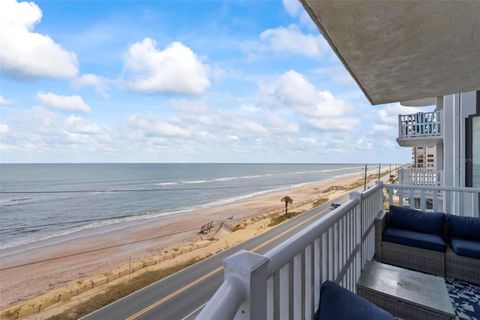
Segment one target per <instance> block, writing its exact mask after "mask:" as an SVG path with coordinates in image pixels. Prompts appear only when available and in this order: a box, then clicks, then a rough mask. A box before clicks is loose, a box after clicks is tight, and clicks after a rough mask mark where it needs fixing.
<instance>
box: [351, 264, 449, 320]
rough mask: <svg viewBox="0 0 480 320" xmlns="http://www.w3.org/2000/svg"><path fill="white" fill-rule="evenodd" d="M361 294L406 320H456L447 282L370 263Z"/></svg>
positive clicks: (361, 280)
mask: <svg viewBox="0 0 480 320" xmlns="http://www.w3.org/2000/svg"><path fill="white" fill-rule="evenodd" d="M357 294H358V295H360V296H362V297H364V298H365V299H367V300H369V301H371V302H373V303H374V304H376V305H377V306H379V307H380V308H382V309H384V310H386V311H388V312H390V313H391V314H393V315H394V316H396V317H399V318H402V319H405V320H417V319H418V320H436V319H441V320H443V319H445V320H454V319H455V311H454V310H453V306H452V303H451V302H450V298H449V296H448V291H447V286H446V285H445V280H444V279H443V278H441V277H436V276H432V275H428V274H424V273H420V272H416V271H411V270H407V269H403V268H398V267H394V266H390V265H387V264H383V263H378V262H369V263H368V264H367V265H366V266H365V269H364V271H363V272H362V275H361V277H360V279H359V280H358V283H357Z"/></svg>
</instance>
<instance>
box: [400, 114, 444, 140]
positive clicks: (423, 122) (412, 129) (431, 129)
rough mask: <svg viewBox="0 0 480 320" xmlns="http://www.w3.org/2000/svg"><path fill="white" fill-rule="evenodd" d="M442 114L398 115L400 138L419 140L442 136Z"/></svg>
mask: <svg viewBox="0 0 480 320" xmlns="http://www.w3.org/2000/svg"><path fill="white" fill-rule="evenodd" d="M440 117H441V112H440V111H433V112H418V113H415V114H400V115H398V137H399V138H400V139H404V138H418V137H435V136H442V123H441V118H440Z"/></svg>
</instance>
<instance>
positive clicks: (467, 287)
mask: <svg viewBox="0 0 480 320" xmlns="http://www.w3.org/2000/svg"><path fill="white" fill-rule="evenodd" d="M445 283H446V284H447V290H448V295H449V296H450V301H451V302H452V305H453V309H454V310H455V314H456V316H457V319H458V320H478V319H480V286H476V285H473V284H471V283H467V282H463V281H458V280H455V279H452V278H446V279H445Z"/></svg>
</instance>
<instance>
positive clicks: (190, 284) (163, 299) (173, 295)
mask: <svg viewBox="0 0 480 320" xmlns="http://www.w3.org/2000/svg"><path fill="white" fill-rule="evenodd" d="M319 213H321V212H319ZM319 213H317V214H315V215H313V216H311V217H310V218H308V219H306V220H305V221H302V222H300V223H299V224H296V225H295V226H293V227H291V228H289V229H287V230H285V231H283V232H282V233H279V234H277V235H276V236H275V237H273V238H271V239H269V240H268V241H265V242H264V243H262V244H261V245H259V246H256V247H255V248H253V249H251V251H257V250H258V249H260V248H263V247H265V246H266V245H268V244H269V243H271V242H273V241H275V240H277V239H278V238H280V237H281V236H283V235H285V234H287V233H288V232H290V231H292V230H293V229H295V228H298V227H299V226H302V225H304V224H305V223H307V222H309V221H310V220H312V219H314V218H316V217H317V215H318V214H319ZM221 270H223V267H218V268H216V269H215V270H212V271H210V272H209V273H207V274H205V275H203V276H201V277H200V278H198V279H196V280H195V281H192V282H190V283H189V284H187V285H186V286H184V287H182V288H180V289H178V290H176V291H174V292H172V293H170V294H169V295H168V296H165V297H163V298H162V299H160V300H158V301H157V302H155V303H154V304H151V305H149V306H148V307H146V308H144V309H142V310H140V311H138V312H137V313H135V314H134V315H132V316H130V317H128V318H127V319H126V320H134V319H136V318H138V317H140V316H141V315H143V314H145V313H146V312H148V311H150V310H152V309H154V308H156V307H157V306H159V305H161V304H162V303H164V302H166V301H168V300H170V299H171V298H173V297H175V296H176V295H178V294H180V293H182V292H183V291H185V290H187V289H189V288H191V287H193V286H194V285H196V284H197V283H199V282H202V281H203V280H205V279H207V278H208V277H210V276H212V275H214V274H215V273H217V272H219V271H221Z"/></svg>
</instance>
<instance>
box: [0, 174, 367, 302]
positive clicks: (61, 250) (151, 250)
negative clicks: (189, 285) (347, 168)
mask: <svg viewBox="0 0 480 320" xmlns="http://www.w3.org/2000/svg"><path fill="white" fill-rule="evenodd" d="M362 176H363V175H362V174H358V173H357V174H348V176H346V175H341V176H340V177H336V178H330V179H326V180H323V181H320V182H312V183H307V184H303V185H302V186H298V187H291V186H290V187H289V186H286V187H285V188H283V189H282V190H272V191H268V192H264V194H261V195H256V196H250V197H248V198H245V199H242V200H237V201H233V202H231V203H228V204H221V205H216V206H211V207H207V208H200V209H194V210H190V211H187V212H182V213H181V214H176V215H167V216H161V217H154V218H150V219H138V220H135V221H129V222H121V223H117V224H112V225H109V226H102V227H99V228H89V229H85V230H82V231H79V232H77V233H75V234H70V235H68V236H62V237H57V238H50V239H47V240H44V241H38V242H37V243H34V244H33V245H24V246H20V247H15V248H10V249H5V250H2V263H1V268H2V269H3V268H5V267H8V266H14V265H21V264H25V263H27V264H28V263H30V262H32V261H39V260H47V261H44V262H40V263H35V264H32V265H26V266H23V267H18V268H13V269H6V270H1V271H0V280H1V281H2V283H3V285H2V288H1V289H0V298H1V299H0V300H1V301H2V303H1V305H0V309H2V310H3V309H5V308H7V307H11V306H13V305H16V304H18V303H21V302H22V301H25V300H28V299H31V298H33V297H36V296H38V295H41V294H43V293H45V292H48V291H51V290H52V289H56V288H61V287H62V286H65V285H66V284H68V283H70V282H72V281H75V280H80V279H84V278H85V277H88V276H93V275H98V274H101V273H102V272H104V273H105V272H107V271H109V270H113V269H115V268H116V267H119V266H121V265H124V264H125V263H126V262H128V261H129V260H130V261H132V260H133V261H136V260H138V259H142V258H146V257H149V256H152V255H155V254H159V253H162V252H163V251H164V250H165V249H167V248H172V247H178V246H181V245H185V244H187V243H193V242H195V241H197V242H198V241H199V240H204V239H202V236H200V235H199V234H198V233H197V232H198V231H199V230H200V226H201V225H202V224H204V223H207V222H209V221H227V219H228V218H229V217H231V216H233V217H234V219H233V220H234V221H242V220H245V219H248V218H252V217H255V216H262V215H265V214H268V213H272V212H282V210H284V206H283V204H282V203H280V201H279V199H280V198H279V197H280V196H281V195H283V194H284V193H285V189H287V190H288V192H289V194H291V195H292V197H293V198H294V205H293V206H292V210H294V209H295V208H297V207H301V206H302V205H303V206H305V205H307V206H308V205H310V207H309V208H311V203H312V202H313V201H314V200H315V199H316V198H319V197H323V196H325V194H324V193H322V192H324V191H325V190H326V189H328V188H329V187H331V186H346V185H349V184H352V183H353V182H355V181H356V180H358V179H359V178H361V177H362ZM345 192H346V191H342V192H338V191H333V192H330V193H328V195H330V194H331V193H345ZM172 231H175V232H172ZM162 235H164V237H162ZM251 236H253V235H251ZM149 237H151V238H152V239H151V240H145V239H146V238H149ZM155 237H157V238H156V239H155ZM160 237H161V240H160V241H159V239H160ZM59 238H61V239H59ZM125 239H128V240H130V241H131V242H132V243H131V244H124V245H122V242H125ZM59 240H61V242H59ZM135 241H137V242H135ZM109 246H111V248H108V249H104V250H103V249H101V247H109ZM87 250H92V251H91V253H88V254H83V253H79V254H78V255H73V256H68V255H69V254H72V253H75V252H80V251H87ZM95 250H98V251H95ZM5 253H6V255H5ZM62 255H63V256H66V257H64V258H61V259H55V260H49V259H52V258H55V257H59V256H62ZM48 260H49V261H48Z"/></svg>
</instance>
